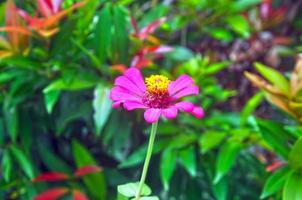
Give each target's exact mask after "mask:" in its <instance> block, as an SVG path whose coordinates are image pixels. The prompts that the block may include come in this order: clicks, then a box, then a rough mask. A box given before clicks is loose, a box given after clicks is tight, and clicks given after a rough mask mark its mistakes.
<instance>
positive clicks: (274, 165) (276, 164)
mask: <svg viewBox="0 0 302 200" xmlns="http://www.w3.org/2000/svg"><path fill="white" fill-rule="evenodd" d="M284 164H285V163H284V162H282V161H276V162H274V163H272V164H271V165H269V166H267V167H266V171H268V172H272V171H275V170H276V169H279V168H280V167H282V166H283V165H284Z"/></svg>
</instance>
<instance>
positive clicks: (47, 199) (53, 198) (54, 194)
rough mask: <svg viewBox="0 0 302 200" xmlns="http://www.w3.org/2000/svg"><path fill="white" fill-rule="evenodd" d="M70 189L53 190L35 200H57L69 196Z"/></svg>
mask: <svg viewBox="0 0 302 200" xmlns="http://www.w3.org/2000/svg"><path fill="white" fill-rule="evenodd" d="M67 192H68V189H67V188H64V187H60V188H59V187H58V188H52V189H49V190H46V191H45V192H43V193H41V194H39V195H37V196H36V197H35V198H34V200H57V199H59V198H60V197H62V196H64V195H65V194H67Z"/></svg>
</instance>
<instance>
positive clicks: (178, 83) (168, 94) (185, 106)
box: [110, 67, 204, 123]
mask: <svg viewBox="0 0 302 200" xmlns="http://www.w3.org/2000/svg"><path fill="white" fill-rule="evenodd" d="M114 85H115V87H113V88H112V90H111V92H110V99H111V100H113V102H114V103H113V107H114V108H117V107H119V106H120V105H121V104H122V105H123V106H124V108H125V109H126V110H134V109H144V110H145V113H144V118H145V120H146V121H147V122H148V123H153V122H156V121H158V119H159V117H160V115H163V116H164V117H165V118H167V119H174V118H176V116H177V113H178V110H181V111H183V112H186V113H191V114H192V115H194V116H195V117H197V118H202V117H203V116H204V112H203V109H202V108H201V107H200V106H195V105H194V104H193V103H191V102H189V101H179V99H180V98H181V97H184V96H189V95H198V94H199V88H198V87H197V86H196V85H195V84H194V81H193V79H192V78H191V77H190V76H188V75H186V74H183V75H181V76H180V77H178V79H176V80H175V81H170V80H169V79H168V78H167V77H165V76H162V75H151V76H150V77H148V78H145V81H144V79H143V77H142V75H141V73H140V71H139V70H138V69H137V68H134V67H131V68H129V69H128V70H126V71H125V73H124V75H122V76H119V77H117V78H116V79H115V83H114Z"/></svg>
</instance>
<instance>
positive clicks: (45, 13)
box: [37, 0, 52, 17]
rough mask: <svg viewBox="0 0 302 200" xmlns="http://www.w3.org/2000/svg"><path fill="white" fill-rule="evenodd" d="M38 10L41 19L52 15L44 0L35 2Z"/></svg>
mask: <svg viewBox="0 0 302 200" xmlns="http://www.w3.org/2000/svg"><path fill="white" fill-rule="evenodd" d="M37 4H38V10H39V12H40V13H41V14H42V15H43V17H50V16H51V15H52V8H51V7H49V4H47V2H46V1H45V0H37Z"/></svg>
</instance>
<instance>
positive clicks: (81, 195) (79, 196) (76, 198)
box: [72, 190, 88, 200]
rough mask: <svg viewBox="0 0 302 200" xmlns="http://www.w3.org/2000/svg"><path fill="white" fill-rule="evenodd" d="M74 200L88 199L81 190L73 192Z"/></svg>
mask: <svg viewBox="0 0 302 200" xmlns="http://www.w3.org/2000/svg"><path fill="white" fill-rule="evenodd" d="M72 196H73V200H88V197H87V196H86V195H85V194H84V193H82V192H81V191H79V190H73V191H72Z"/></svg>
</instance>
